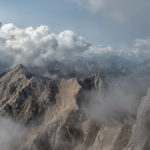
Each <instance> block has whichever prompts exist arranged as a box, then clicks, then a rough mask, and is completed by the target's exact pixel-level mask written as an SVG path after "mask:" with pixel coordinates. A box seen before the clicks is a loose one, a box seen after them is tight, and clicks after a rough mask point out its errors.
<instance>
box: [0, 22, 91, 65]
mask: <svg viewBox="0 0 150 150" xmlns="http://www.w3.org/2000/svg"><path fill="white" fill-rule="evenodd" d="M89 47H90V44H89V43H88V42H87V41H86V40H85V39H84V38H83V37H81V36H76V35H75V33H74V32H73V31H70V30H66V31H63V32H61V33H59V34H54V33H51V32H50V29H49V28H48V27H47V26H43V25H41V26H39V27H37V28H33V27H27V28H25V29H20V28H18V27H16V26H15V25H13V24H5V25H3V26H2V27H1V29H0V60H1V61H2V62H5V63H8V64H13V65H16V64H20V63H22V64H25V65H43V63H44V62H45V61H47V60H49V59H58V60H61V59H65V58H70V57H71V56H77V55H79V54H80V53H82V52H84V51H86V50H88V48H89Z"/></svg>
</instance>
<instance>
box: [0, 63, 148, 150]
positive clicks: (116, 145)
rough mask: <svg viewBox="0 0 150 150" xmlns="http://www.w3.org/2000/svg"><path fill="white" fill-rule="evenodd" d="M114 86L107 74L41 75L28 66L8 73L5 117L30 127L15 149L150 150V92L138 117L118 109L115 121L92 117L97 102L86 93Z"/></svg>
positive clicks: (0, 108) (0, 83)
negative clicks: (110, 85)
mask: <svg viewBox="0 0 150 150" xmlns="http://www.w3.org/2000/svg"><path fill="white" fill-rule="evenodd" d="M109 84H110V81H109V80H107V79H106V78H105V77H103V76H102V75H101V74H94V75H92V76H88V77H86V78H82V79H76V78H70V79H63V78H59V79H57V80H54V79H50V78H46V77H39V76H35V75H33V74H32V73H30V72H29V71H28V70H27V69H26V68H25V67H24V66H22V65H18V66H16V67H15V68H13V69H12V70H11V71H10V72H8V73H7V74H4V75H3V76H2V77H1V78H0V113H1V116H3V117H11V118H13V120H14V121H16V122H19V123H21V124H22V125H23V126H24V128H25V129H26V132H25V133H24V135H23V137H22V141H21V142H20V143H17V141H14V143H17V146H14V147H11V150H149V149H150V144H149V143H150V133H149V131H150V119H149V118H150V117H149V110H150V96H149V92H148V95H147V96H145V97H143V98H142V99H141V100H140V105H139V106H138V110H137V114H135V116H133V115H131V114H125V117H124V116H122V115H121V113H119V112H117V113H118V114H119V116H122V118H119V119H118V118H113V119H114V121H113V123H112V122H111V121H110V123H109V124H105V123H103V122H101V121H99V120H98V119H95V118H93V117H92V116H91V114H90V111H89V107H88V105H89V104H90V103H91V101H93V103H94V101H95V100H94V99H91V98H90V97H88V96H87V95H86V94H85V93H89V92H90V91H91V90H94V91H96V92H97V91H102V92H103V90H105V89H107V88H108V86H109ZM96 104H98V103H97V102H96ZM14 140H15V139H14ZM14 145H16V144H14Z"/></svg>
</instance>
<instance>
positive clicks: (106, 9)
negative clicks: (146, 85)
mask: <svg viewBox="0 0 150 150" xmlns="http://www.w3.org/2000/svg"><path fill="white" fill-rule="evenodd" d="M0 21H1V22H2V23H3V24H6V23H13V24H15V25H16V26H18V27H21V28H22V27H27V26H33V27H35V26H39V25H41V24H43V25H48V26H49V28H50V29H51V31H52V32H54V33H59V32H61V31H63V30H73V31H74V32H75V33H77V34H78V35H82V36H84V37H86V40H87V41H89V42H90V43H93V44H102V45H111V46H116V47H120V46H124V47H128V45H130V44H132V42H133V41H134V40H136V39H148V38H150V0H0Z"/></svg>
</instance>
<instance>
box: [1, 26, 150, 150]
mask: <svg viewBox="0 0 150 150" xmlns="http://www.w3.org/2000/svg"><path fill="white" fill-rule="evenodd" d="M149 56H150V44H149V39H145V40H143V39H137V40H135V41H134V43H133V45H132V46H131V48H129V49H128V50H127V49H122V48H113V47H111V46H103V45H100V46H95V45H93V44H91V43H90V42H88V41H87V40H86V39H85V38H84V37H82V36H79V35H76V34H75V33H74V32H73V31H71V30H66V31H62V32H60V33H58V34H55V33H52V32H51V31H50V29H49V28H48V27H47V26H43V25H41V26H39V27H36V28H33V27H27V28H19V27H17V26H15V25H14V24H4V25H2V27H1V28H0V114H1V117H0V131H1V133H2V134H1V136H0V147H3V150H149V149H150V145H149V139H150V138H149V137H150V135H149V131H150V128H149V109H150V99H149V90H148V89H149V87H150V57H149ZM8 124H9V126H8Z"/></svg>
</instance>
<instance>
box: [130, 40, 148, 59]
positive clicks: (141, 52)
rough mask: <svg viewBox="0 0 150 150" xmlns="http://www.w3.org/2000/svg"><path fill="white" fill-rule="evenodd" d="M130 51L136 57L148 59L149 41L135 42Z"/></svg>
mask: <svg viewBox="0 0 150 150" xmlns="http://www.w3.org/2000/svg"><path fill="white" fill-rule="evenodd" d="M132 51H133V53H134V54H135V55H136V56H137V57H141V58H143V59H144V58H145V59H146V58H150V39H145V40H143V39H137V40H135V41H134V47H133V49H132Z"/></svg>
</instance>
